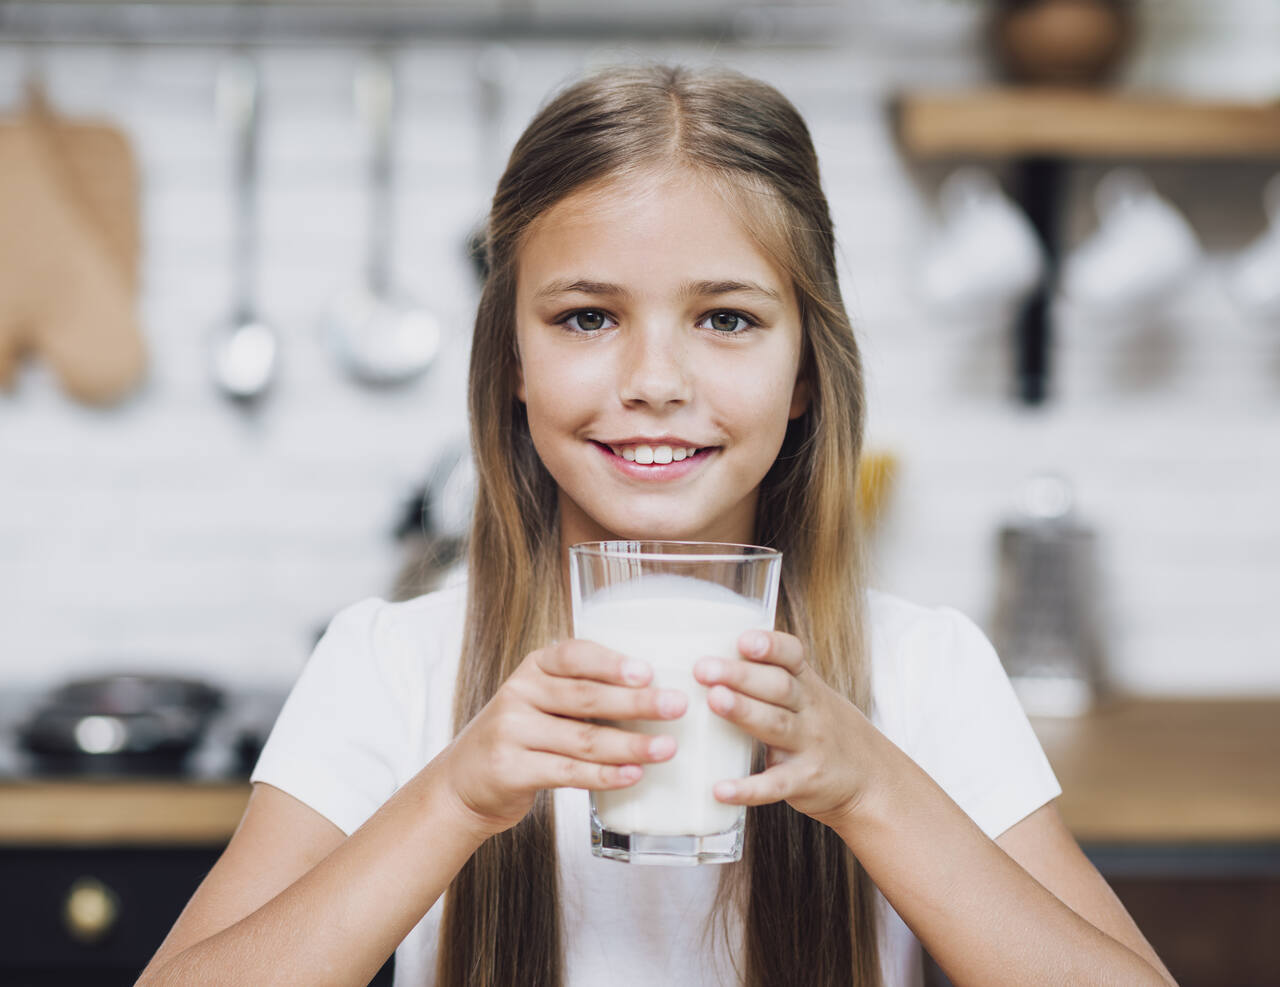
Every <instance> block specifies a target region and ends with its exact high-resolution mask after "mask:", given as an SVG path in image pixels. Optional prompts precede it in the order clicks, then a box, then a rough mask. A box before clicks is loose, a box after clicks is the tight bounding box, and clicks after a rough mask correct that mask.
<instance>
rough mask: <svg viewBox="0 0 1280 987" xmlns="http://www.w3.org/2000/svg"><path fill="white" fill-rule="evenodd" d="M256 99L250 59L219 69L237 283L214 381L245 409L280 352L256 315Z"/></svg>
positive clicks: (268, 379)
mask: <svg viewBox="0 0 1280 987" xmlns="http://www.w3.org/2000/svg"><path fill="white" fill-rule="evenodd" d="M260 95H261V94H260V79H259V73H258V66H257V63H256V62H255V61H254V59H253V58H252V56H250V55H248V54H241V55H237V56H235V57H233V58H232V59H230V60H229V61H228V62H227V63H226V64H225V65H223V67H222V71H221V72H220V73H219V76H218V92H217V98H218V108H219V111H220V113H221V114H224V115H225V118H227V119H229V120H230V121H231V124H232V128H233V130H234V134H235V136H234V143H235V156H236V158H235V220H234V222H235V234H234V237H235V239H234V249H235V254H234V257H233V260H232V263H233V269H234V278H235V280H234V301H233V306H232V312H231V318H230V320H229V321H228V322H226V323H225V324H223V325H221V326H219V327H217V328H216V329H215V330H214V334H213V378H214V381H215V383H216V384H217V385H218V387H219V388H220V389H221V390H222V392H223V393H224V394H226V395H227V397H229V398H231V399H232V400H234V401H236V402H238V403H240V404H241V405H244V406H250V405H254V404H256V403H257V402H258V400H259V399H261V398H262V397H263V396H264V395H265V394H266V392H267V390H268V389H269V387H270V386H271V383H272V381H273V380H274V379H275V377H276V371H277V364H278V350H279V346H278V343H277V338H276V333H275V331H274V330H273V329H272V328H271V327H270V326H269V325H267V324H266V323H265V322H263V321H262V319H261V318H260V317H259V315H258V311H257V285H256V282H255V278H256V272H257V263H258V230H257V218H258V217H257V212H258V132H259V110H260V103H261V98H260Z"/></svg>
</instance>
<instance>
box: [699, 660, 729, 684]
mask: <svg viewBox="0 0 1280 987" xmlns="http://www.w3.org/2000/svg"><path fill="white" fill-rule="evenodd" d="M697 672H698V674H699V675H701V676H702V677H703V678H704V679H718V678H719V677H720V676H721V675H723V674H724V662H722V661H721V660H720V659H719V658H703V659H702V660H701V661H700V662H698V665H697Z"/></svg>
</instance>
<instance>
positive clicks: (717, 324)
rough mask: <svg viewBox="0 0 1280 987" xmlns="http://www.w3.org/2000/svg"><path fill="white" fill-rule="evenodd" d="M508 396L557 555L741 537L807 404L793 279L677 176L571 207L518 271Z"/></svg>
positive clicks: (613, 188) (590, 193) (619, 187)
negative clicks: (518, 408) (525, 429)
mask: <svg viewBox="0 0 1280 987" xmlns="http://www.w3.org/2000/svg"><path fill="white" fill-rule="evenodd" d="M516 337H517V341H518V345H519V350H520V361H519V379H518V385H517V390H516V393H517V396H518V397H519V399H520V400H521V401H522V402H524V404H525V407H526V409H527V411H528V419H529V429H530V432H531V434H532V437H533V442H534V445H535V447H536V448H537V450H538V455H539V456H540V457H541V458H542V461H543V463H545V464H546V467H547V469H548V470H549V471H550V473H551V475H552V476H553V477H554V478H555V481H556V483H557V484H558V486H559V490H560V519H561V535H562V538H563V539H564V542H565V544H573V543H574V542H578V541H592V540H598V539H606V538H632V539H680V540H686V539H687V540H700V541H729V542H746V541H750V540H751V539H752V537H753V534H754V530H755V513H756V494H757V489H758V487H759V484H760V480H761V479H762V478H763V477H764V475H765V473H766V472H768V470H769V467H770V466H771V465H772V464H773V461H774V459H775V458H776V457H777V454H778V450H779V448H781V446H782V439H783V436H784V435H785V433H786V428H787V421H788V420H789V419H791V418H795V417H797V416H798V415H800V414H801V413H803V411H804V410H805V407H806V406H807V400H808V399H807V390H806V388H805V386H804V383H803V382H802V381H800V380H799V379H798V376H797V374H798V370H799V365H800V352H801V327H800V313H799V310H798V307H797V304H796V300H795V297H794V293H793V291H792V289H791V284H790V279H789V278H788V277H786V276H785V275H784V273H783V272H782V271H781V270H780V269H779V268H778V267H777V266H776V265H775V264H774V263H773V262H772V261H771V260H770V259H769V258H768V257H766V256H765V255H764V254H763V253H762V252H761V251H760V248H759V247H758V246H757V245H756V243H755V242H754V241H753V240H752V239H751V238H750V237H749V236H748V234H747V233H746V231H745V230H744V229H743V228H742V227H741V225H740V224H739V223H738V221H737V220H736V219H735V217H734V215H733V213H732V212H731V211H730V210H729V209H728V208H727V207H726V206H725V204H724V202H723V201H722V200H721V199H720V198H719V197H718V196H717V195H716V194H715V193H714V192H712V191H711V190H710V189H709V188H708V187H707V186H705V185H701V184H699V183H698V181H697V179H696V177H695V176H692V175H688V174H676V175H670V174H666V175H663V176H661V177H653V176H651V177H648V178H645V179H631V180H628V181H622V182H619V183H614V184H609V185H606V186H604V187H603V188H598V189H591V190H585V191H581V192H578V193H575V194H574V195H571V196H569V197H567V198H566V199H564V200H562V201H561V202H559V203H557V204H556V205H555V206H554V207H553V208H551V209H549V210H548V211H547V212H546V213H544V214H543V215H542V216H540V217H539V218H538V220H537V221H536V222H535V223H534V224H533V226H532V227H531V229H530V231H529V234H528V236H527V239H526V240H525V243H524V245H523V247H522V248H521V251H520V255H519V258H518V267H517V285H516Z"/></svg>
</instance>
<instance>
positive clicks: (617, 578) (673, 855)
mask: <svg viewBox="0 0 1280 987" xmlns="http://www.w3.org/2000/svg"><path fill="white" fill-rule="evenodd" d="M569 568H570V585H571V588H572V595H573V633H574V637H577V638H583V639H586V640H590V641H595V642H596V643H598V644H602V645H604V646H605V647H607V648H612V649H613V650H615V651H620V652H622V653H623V654H625V655H628V656H630V657H632V658H639V659H641V660H642V661H646V662H648V663H649V664H650V665H651V666H652V667H653V682H652V685H653V686H656V687H658V688H662V689H679V690H680V691H682V692H684V693H685V694H686V695H687V696H688V697H689V706H688V710H687V711H686V712H685V714H684V716H682V717H680V718H679V719H678V720H624V721H621V722H617V723H611V725H614V726H618V727H621V728H623V729H625V730H634V731H637V732H639V733H648V734H670V735H671V736H674V737H675V740H676V754H675V756H674V757H673V758H671V759H670V760H669V761H664V762H662V763H659V764H646V765H645V766H644V777H642V778H641V779H640V780H639V781H638V782H636V783H635V784H634V785H632V786H630V787H629V788H624V789H620V790H617V791H602V792H592V793H591V852H592V853H594V854H595V855H596V856H597V857H607V858H609V859H610V860H622V861H627V862H629V863H634V864H706V863H728V862H730V861H734V860H738V859H739V858H740V857H741V856H742V834H743V824H744V822H745V821H746V808H745V807H744V806H737V805H726V804H724V803H723V802H719V801H717V800H716V798H715V796H714V795H712V794H711V789H712V786H713V785H715V783H716V782H718V781H724V780H726V779H734V778H744V777H746V776H747V775H748V774H750V773H751V755H752V749H753V745H754V741H753V739H752V737H751V736H750V735H749V734H747V733H746V732H745V731H743V730H741V729H739V728H738V727H736V726H734V725H733V724H732V723H729V722H728V721H727V720H725V719H723V718H721V717H720V716H717V715H716V714H715V713H713V712H712V711H711V708H710V707H709V706H708V705H707V689H706V687H705V686H703V685H702V684H700V683H699V682H697V681H696V680H695V679H694V677H693V666H694V665H695V664H696V663H697V661H698V659H699V658H703V657H706V656H708V655H712V656H715V657H719V658H725V659H729V660H735V661H742V660H744V659H743V658H742V656H741V654H739V652H738V637H739V636H740V635H741V634H742V632H743V631H746V630H750V629H752V628H763V629H765V630H772V629H773V620H774V612H775V610H776V609H777V602H778V577H779V574H780V572H781V570H782V553H781V552H776V551H774V550H773V549H770V548H760V547H758V546H755V545H726V544H718V543H714V542H660V541H606V542H587V543H584V544H581V545H574V546H572V547H571V548H570V549H569Z"/></svg>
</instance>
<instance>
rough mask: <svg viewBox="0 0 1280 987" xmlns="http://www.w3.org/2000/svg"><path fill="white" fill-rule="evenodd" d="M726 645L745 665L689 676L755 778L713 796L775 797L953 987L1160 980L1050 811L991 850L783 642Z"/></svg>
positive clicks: (1128, 985) (756, 801)
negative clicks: (736, 732) (744, 746)
mask: <svg viewBox="0 0 1280 987" xmlns="http://www.w3.org/2000/svg"><path fill="white" fill-rule="evenodd" d="M757 634H759V637H757V636H756V635H757ZM740 647H741V651H742V655H743V657H744V658H746V659H748V660H747V661H744V662H733V661H731V662H723V661H716V660H709V661H703V662H702V663H700V664H699V665H698V667H697V668H696V669H695V676H696V677H697V679H698V681H700V682H702V683H703V684H704V685H707V686H709V687H710V688H709V691H708V694H707V701H708V702H709V703H710V705H711V708H712V709H713V710H714V711H715V712H717V713H718V714H720V715H721V716H723V717H725V718H726V719H728V720H730V721H732V722H734V723H737V724H738V725H739V726H741V727H742V728H743V729H744V730H746V731H747V732H748V733H750V734H751V735H752V736H754V737H756V738H758V739H759V740H761V741H763V742H764V743H765V744H766V745H768V751H769V756H768V766H767V768H766V770H765V771H763V772H761V773H760V774H757V775H752V776H750V777H748V778H744V779H741V780H737V781H726V782H721V783H719V784H717V786H716V789H715V794H716V797H717V798H719V799H720V800H721V801H723V802H728V803H732V804H737V805H763V804H766V803H769V802H777V801H781V800H786V801H787V802H788V803H789V804H790V805H791V806H792V807H793V808H795V809H796V810H798V811H800V812H803V813H805V814H806V815H809V816H812V817H813V818H814V819H817V820H818V821H819V822H822V823H825V824H826V825H828V826H830V827H831V828H832V829H834V830H835V831H836V832H837V833H839V835H840V837H841V838H842V839H843V840H844V841H845V843H846V844H847V845H848V847H849V848H850V850H852V851H853V854H854V856H856V857H857V858H858V860H859V862H860V863H861V864H862V866H863V867H864V868H865V869H866V870H867V873H868V874H869V875H870V876H871V878H872V880H873V881H875V883H876V885H877V886H878V887H879V888H880V891H881V892H882V893H883V894H884V896H885V898H886V899H888V901H889V902H890V904H892V905H893V907H894V909H895V910H896V911H897V912H898V914H899V915H900V916H902V919H903V921H905V922H906V924H907V925H908V926H909V927H910V928H911V930H912V931H913V932H914V933H915V935H916V937H917V938H918V939H919V940H920V941H921V942H922V943H923V944H924V946H925V948H927V949H928V950H929V953H930V954H931V955H932V956H933V958H934V959H935V960H936V961H937V963H938V965H939V966H941V967H942V969H943V970H944V971H945V972H946V974H947V976H948V977H950V978H951V980H952V981H953V982H954V983H955V984H957V985H958V987H964V985H968V984H974V985H983V987H986V985H1000V984H1008V985H1023V984H1078V983H1088V984H1116V985H1125V987H1132V985H1139V984H1151V985H1167V984H1171V983H1173V982H1174V981H1173V978H1172V977H1171V976H1170V975H1169V972H1168V971H1167V970H1166V969H1165V968H1164V966H1163V964H1161V962H1160V960H1159V958H1158V957H1157V956H1156V953H1155V951H1154V950H1152V948H1151V946H1150V945H1149V944H1148V943H1147V941H1146V940H1145V939H1144V938H1143V937H1142V934H1141V933H1140V932H1139V931H1138V929H1137V927H1136V926H1135V925H1134V923H1133V920H1132V919H1131V918H1130V917H1129V915H1128V914H1127V913H1126V912H1125V910H1124V907H1123V906H1122V905H1121V904H1120V902H1119V900H1118V899H1116V897H1115V896H1114V894H1112V893H1111V891H1110V889H1109V888H1108V887H1107V885H1106V882H1105V881H1103V880H1102V878H1101V877H1100V876H1099V875H1098V873H1097V872H1096V871H1095V870H1094V869H1093V867H1092V865H1090V864H1089V862H1088V860H1087V859H1086V858H1085V857H1084V855H1083V854H1082V853H1081V852H1080V850H1079V848H1078V847H1077V846H1076V843H1075V840H1074V839H1072V837H1071V836H1070V834H1069V833H1067V832H1066V830H1065V828H1064V827H1063V826H1062V824H1061V821H1060V820H1059V819H1058V818H1057V810H1056V808H1054V807H1053V806H1052V805H1050V806H1047V807H1044V808H1042V809H1040V810H1038V811H1037V812H1034V813H1032V814H1031V815H1030V816H1028V817H1027V818H1026V819H1024V820H1023V821H1022V822H1020V823H1018V824H1017V825H1015V826H1014V827H1012V828H1011V829H1010V830H1009V831H1008V832H1006V833H1005V834H1003V835H1002V836H1001V837H1000V839H1001V842H1002V844H1003V846H1004V847H1007V852H1006V849H1004V848H1002V846H1001V845H998V844H997V843H995V842H993V841H992V840H990V839H989V838H988V837H987V836H986V834H985V833H983V831H982V830H981V829H980V828H979V827H978V826H977V824H976V823H974V822H973V820H971V819H970V818H969V817H968V815H966V814H965V812H964V810H962V809H961V808H960V807H959V806H958V805H956V803H955V802H954V801H952V799H951V798H950V797H949V796H948V795H947V794H946V792H944V791H943V790H942V789H941V788H940V787H939V786H938V785H937V784H936V783H935V782H934V781H933V779H932V778H930V777H929V775H928V774H927V773H926V772H925V771H924V770H923V769H922V768H920V767H919V766H918V765H917V764H916V763H915V762H914V761H912V760H911V758H909V757H908V756H907V755H906V754H905V753H903V752H902V751H901V750H900V749H899V748H898V747H897V746H896V745H895V744H894V743H893V742H892V741H890V740H889V739H888V738H887V737H885V736H884V734H882V733H881V732H880V731H879V730H877V729H876V728H875V726H874V725H873V724H872V723H871V722H870V721H869V720H868V719H867V718H866V717H865V716H864V715H863V714H862V712H861V711H860V710H858V709H857V707H855V706H854V705H853V704H852V703H850V702H849V701H848V700H847V699H845V698H844V697H843V696H841V695H839V694H838V693H836V692H835V691H834V690H832V689H831V688H830V687H829V686H827V684H826V683H825V682H823V681H822V679H821V678H820V677H819V676H818V675H817V673H816V672H814V671H813V669H812V668H810V667H809V666H808V664H807V663H806V662H805V660H804V651H803V647H802V645H801V644H800V642H799V641H798V640H796V638H794V637H792V636H791V635H789V634H782V633H774V632H768V633H759V632H750V633H749V634H747V635H744V636H743V639H742V641H741V642H740Z"/></svg>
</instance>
